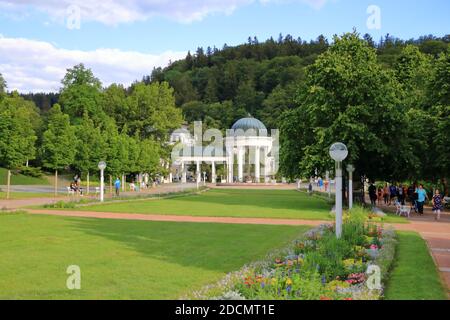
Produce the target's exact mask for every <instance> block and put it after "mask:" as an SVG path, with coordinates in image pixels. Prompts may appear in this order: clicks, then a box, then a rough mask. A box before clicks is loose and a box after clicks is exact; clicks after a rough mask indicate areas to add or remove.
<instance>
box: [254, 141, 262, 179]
mask: <svg viewBox="0 0 450 320" xmlns="http://www.w3.org/2000/svg"><path fill="white" fill-rule="evenodd" d="M260 154H261V149H260V148H259V147H256V151H255V182H256V183H259V182H260V176H261V167H260V165H261V161H260Z"/></svg>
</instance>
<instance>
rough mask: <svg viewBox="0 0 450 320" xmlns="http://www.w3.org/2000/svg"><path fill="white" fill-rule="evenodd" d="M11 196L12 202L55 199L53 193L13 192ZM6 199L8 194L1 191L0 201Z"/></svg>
mask: <svg viewBox="0 0 450 320" xmlns="http://www.w3.org/2000/svg"><path fill="white" fill-rule="evenodd" d="M9 196H10V199H11V200H22V199H33V198H54V197H55V196H54V194H53V193H34V192H11V193H10V195H9ZM59 196H61V195H59ZM4 199H6V192H3V191H0V200H4Z"/></svg>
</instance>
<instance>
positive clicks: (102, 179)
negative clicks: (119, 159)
mask: <svg viewBox="0 0 450 320" xmlns="http://www.w3.org/2000/svg"><path fill="white" fill-rule="evenodd" d="M98 168H99V169H100V202H103V201H104V191H105V177H104V172H105V168H106V162H105V161H100V162H99V163H98Z"/></svg>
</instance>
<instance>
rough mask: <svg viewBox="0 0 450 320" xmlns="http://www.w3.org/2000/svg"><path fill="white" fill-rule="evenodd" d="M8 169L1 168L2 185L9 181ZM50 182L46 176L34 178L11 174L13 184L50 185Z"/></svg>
mask: <svg viewBox="0 0 450 320" xmlns="http://www.w3.org/2000/svg"><path fill="white" fill-rule="evenodd" d="M7 173H8V171H7V170H6V169H3V168H0V185H6V183H7ZM48 184H49V182H48V181H47V179H45V178H33V177H28V176H24V175H21V174H18V175H12V176H11V185H48Z"/></svg>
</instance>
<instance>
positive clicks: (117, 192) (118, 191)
mask: <svg viewBox="0 0 450 320" xmlns="http://www.w3.org/2000/svg"><path fill="white" fill-rule="evenodd" d="M120 186H121V182H120V179H119V178H117V179H116V181H115V182H114V188H115V189H116V197H118V196H119V194H120Z"/></svg>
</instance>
